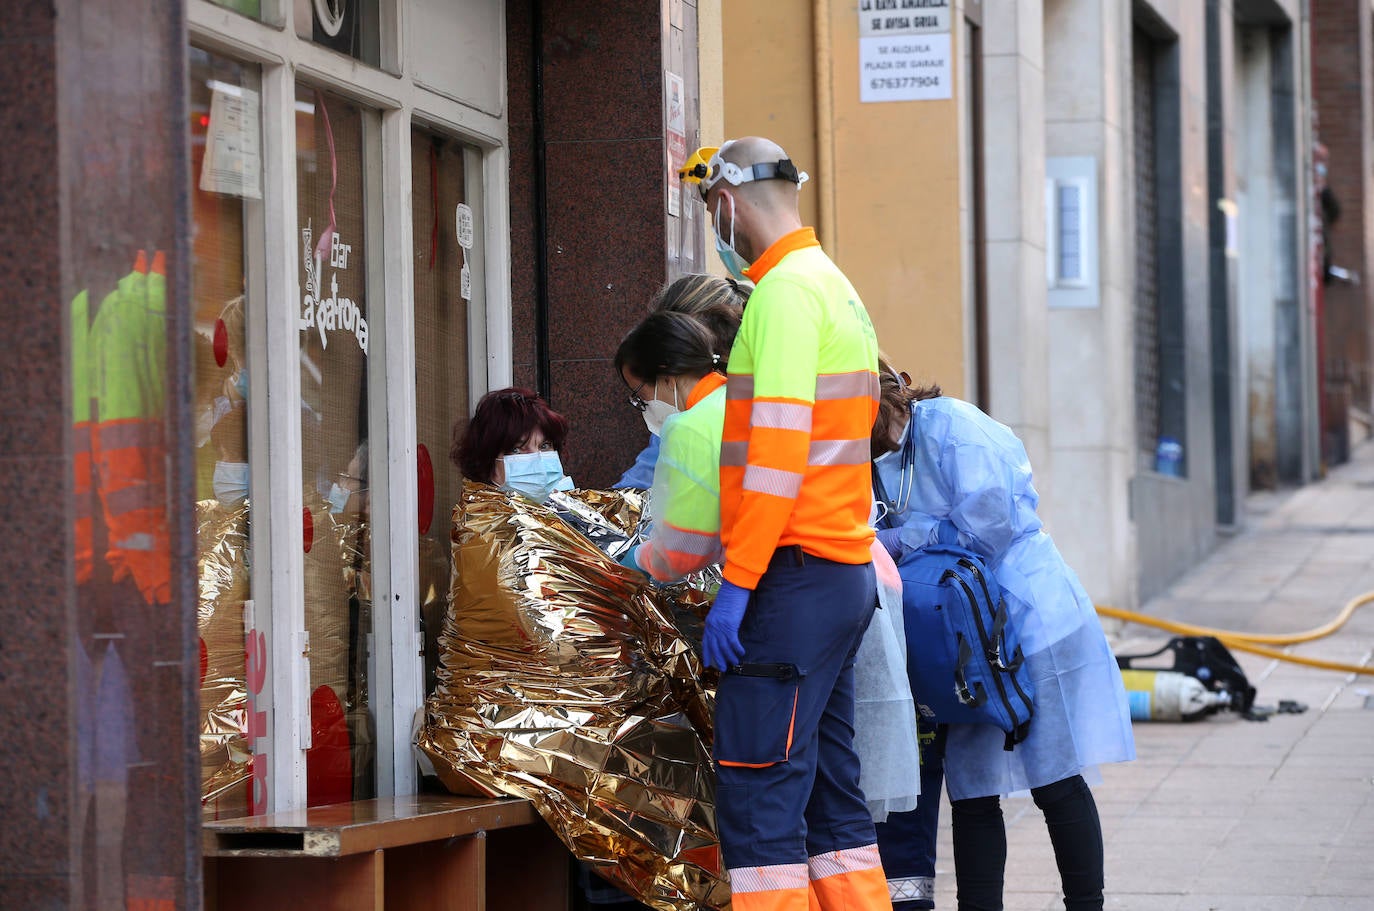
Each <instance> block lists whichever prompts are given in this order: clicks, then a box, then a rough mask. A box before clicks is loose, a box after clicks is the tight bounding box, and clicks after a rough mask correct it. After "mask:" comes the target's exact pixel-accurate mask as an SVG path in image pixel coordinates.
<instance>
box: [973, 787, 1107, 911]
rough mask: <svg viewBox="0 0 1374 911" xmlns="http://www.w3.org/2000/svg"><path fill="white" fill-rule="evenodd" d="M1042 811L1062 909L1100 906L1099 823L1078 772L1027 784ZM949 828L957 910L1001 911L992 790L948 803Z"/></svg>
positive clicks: (1001, 861)
mask: <svg viewBox="0 0 1374 911" xmlns="http://www.w3.org/2000/svg"><path fill="white" fill-rule="evenodd" d="M1031 797H1032V798H1034V799H1035V805H1036V806H1037V807H1039V808H1040V810H1041V812H1043V813H1044V814H1045V827H1046V828H1048V829H1049V831H1050V843H1051V844H1052V845H1053V846H1054V861H1055V864H1056V866H1058V867H1059V879H1060V881H1061V882H1062V883H1063V886H1064V907H1065V909H1066V911H1101V909H1102V885H1103V882H1102V879H1103V875H1102V866H1103V861H1102V823H1101V822H1100V821H1099V820H1098V818H1097V804H1096V802H1094V801H1093V792H1092V791H1091V790H1090V789H1089V788H1088V784H1087V782H1085V781H1084V780H1083V776H1082V775H1075V776H1073V777H1072V778H1065V779H1063V780H1061V781H1056V782H1055V783H1054V784H1047V785H1045V786H1044V787H1041V788H1031ZM950 811H951V812H950V821H951V823H952V825H953V829H954V881H955V883H956V884H957V886H958V890H959V911H1002V883H1003V879H1004V876H1005V873H1006V866H1007V830H1006V826H1005V824H1004V823H1003V821H1002V806H1001V803H1000V802H999V801H998V799H997V796H996V795H993V796H992V797H974V798H970V799H969V800H956V801H953V802H952V803H951V804H950Z"/></svg>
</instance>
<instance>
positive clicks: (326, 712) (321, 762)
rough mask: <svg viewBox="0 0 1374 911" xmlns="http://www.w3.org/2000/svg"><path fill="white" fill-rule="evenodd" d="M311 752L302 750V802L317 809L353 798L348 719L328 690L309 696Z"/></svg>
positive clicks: (318, 687) (320, 687) (316, 691)
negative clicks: (303, 783)
mask: <svg viewBox="0 0 1374 911" xmlns="http://www.w3.org/2000/svg"><path fill="white" fill-rule="evenodd" d="M310 744H311V745H310V749H308V750H306V751H305V803H306V805H307V806H311V807H318V806H322V805H324V804H330V803H343V802H344V801H347V800H349V799H350V798H352V797H353V752H352V749H351V747H350V742H349V736H348V718H347V716H346V715H345V714H344V710H343V705H342V704H341V703H340V702H339V697H338V695H337V694H335V692H334V690H333V689H332V688H331V687H328V686H325V685H323V684H321V685H320V686H317V687H315V691H314V692H313V693H311V694H310Z"/></svg>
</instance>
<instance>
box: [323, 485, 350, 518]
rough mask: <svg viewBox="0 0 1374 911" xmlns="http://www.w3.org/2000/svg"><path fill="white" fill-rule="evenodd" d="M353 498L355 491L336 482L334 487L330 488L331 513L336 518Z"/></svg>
mask: <svg viewBox="0 0 1374 911" xmlns="http://www.w3.org/2000/svg"><path fill="white" fill-rule="evenodd" d="M351 496H353V491H351V490H349V489H348V488H347V487H345V486H343V485H342V484H340V483H339V482H338V481H335V482H334V485H333V486H332V487H330V488H329V511H330V512H332V513H333V514H334V515H336V516H337V515H338V514H339V513H341V512H343V511H344V507H345V506H347V505H348V499H349V497H351Z"/></svg>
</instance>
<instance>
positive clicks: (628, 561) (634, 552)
mask: <svg viewBox="0 0 1374 911" xmlns="http://www.w3.org/2000/svg"><path fill="white" fill-rule="evenodd" d="M642 546H643V545H640V544H636V545H635V546H634V547H630V548H627V549H626V550H625V553H623V554H621V555H620V560H619V561H618V562H619V563H620V565H621V566H626V567H629V568H630V569H633V570H635V571H636V572H641V573H642V572H644V567H642V566H640V565H639V548H640V547H642ZM645 575H648V573H645Z"/></svg>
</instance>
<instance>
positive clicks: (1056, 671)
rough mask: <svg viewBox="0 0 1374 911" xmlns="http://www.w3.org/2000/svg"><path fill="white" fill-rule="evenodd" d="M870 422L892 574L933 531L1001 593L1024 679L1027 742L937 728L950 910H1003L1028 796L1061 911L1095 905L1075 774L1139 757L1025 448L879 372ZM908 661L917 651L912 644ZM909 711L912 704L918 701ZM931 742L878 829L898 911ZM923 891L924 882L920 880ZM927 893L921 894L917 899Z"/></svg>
mask: <svg viewBox="0 0 1374 911" xmlns="http://www.w3.org/2000/svg"><path fill="white" fill-rule="evenodd" d="M879 378H880V383H881V404H880V408H879V414H878V419H877V421H875V423H874V428H873V436H872V453H873V456H874V470H873V475H874V488H875V495H876V497H877V498H878V501H879V503H878V508H879V511H880V512H881V513H885V519H880V523H881V524H884V525H886V526H888V527H887V528H885V529H883V530H880V531H879V532H878V539H879V541H880V542H882V544H883V545H884V547H886V548H887V550H888V552H889V553H890V554H891V555H892V557H893V559H894V560H896V561H897V564H898V568H899V569H900V567H901V564H902V559H903V557H904V556H905V555H906V554H907V553H909V552H911V551H913V550H916V549H918V548H921V547H923V546H925V545H926V544H929V543H933V542H934V541H935V540H936V536H937V533H938V532H937V530H938V529H939V527H940V526H941V524H942V523H946V522H947V523H950V524H952V525H953V526H954V528H955V529H956V530H957V531H958V543H959V545H960V546H962V547H966V548H968V549H970V550H973V551H975V552H977V553H978V554H979V555H980V556H981V557H982V558H983V559H984V560H985V561H986V563H987V566H988V568H989V569H990V570H991V571H992V573H993V574H994V576H995V577H996V579H997V581H998V583H999V584H1000V585H1001V588H1002V594H1003V597H1004V598H1005V600H1006V603H1007V608H1008V613H1009V615H1010V619H1011V622H1012V623H1013V624H1015V625H1016V626H1017V628H1018V629H1019V633H1020V637H1021V638H1020V641H1021V645H1022V647H1023V648H1024V650H1025V655H1026V658H1025V660H1026V663H1027V666H1028V668H1029V669H1030V672H1031V677H1032V681H1033V683H1034V697H1033V703H1034V710H1035V712H1034V717H1033V719H1032V721H1031V724H1030V733H1029V735H1028V736H1027V737H1026V739H1025V740H1024V741H1022V742H1020V743H1018V744H1017V745H1016V747H1015V749H1013V750H1010V751H1008V750H1006V749H1004V745H1005V735H1004V732H1003V731H1002V730H1001V729H999V728H997V727H996V726H994V725H992V724H950V725H943V726H942V727H944V728H947V731H946V732H945V733H944V734H943V737H944V757H943V773H944V779H945V786H946V787H947V789H948V791H949V797H950V803H951V815H952V822H953V830H954V872H955V881H956V883H957V886H958V899H959V908H960V911H1001V908H1002V888H1003V881H1004V876H1005V867H1006V857H1007V841H1006V830H1005V827H1004V823H1003V820H1002V811H1001V805H1000V797H1001V796H1003V795H1009V794H1011V793H1013V792H1017V791H1025V790H1029V791H1030V793H1031V797H1032V798H1033V799H1034V800H1035V804H1036V806H1037V807H1039V808H1040V809H1041V810H1042V811H1043V812H1044V814H1045V824H1046V826H1047V827H1048V829H1049V834H1050V841H1051V843H1052V844H1053V846H1054V855H1055V861H1056V864H1057V865H1058V867H1059V873H1060V878H1061V880H1062V882H1063V887H1064V905H1065V908H1066V909H1067V911H1089V909H1101V908H1102V905H1103V898H1102V890H1103V885H1104V883H1103V879H1104V876H1103V866H1104V864H1103V845H1102V828H1101V824H1100V823H1099V821H1098V815H1097V805H1096V803H1095V802H1094V801H1093V796H1092V791H1091V790H1090V789H1089V787H1088V784H1087V781H1086V780H1085V777H1084V776H1085V774H1089V775H1090V774H1092V773H1093V772H1094V771H1095V768H1096V766H1098V765H1101V764H1103V763H1108V762H1123V761H1127V760H1130V759H1134V758H1135V741H1134V739H1133V736H1132V733H1131V718H1130V712H1129V710H1128V707H1127V703H1126V693H1125V689H1124V687H1123V686H1122V683H1121V674H1120V673H1119V672H1118V671H1117V667H1116V659H1115V658H1114V656H1113V655H1112V652H1111V649H1110V648H1109V647H1108V644H1107V639H1106V636H1105V635H1104V634H1103V632H1102V627H1101V625H1100V624H1099V623H1098V620H1097V613H1096V611H1095V610H1094V608H1093V604H1092V601H1091V600H1089V598H1088V596H1087V593H1086V592H1084V590H1083V586H1082V585H1081V584H1080V583H1079V581H1078V577H1077V576H1076V575H1075V574H1074V572H1073V570H1072V569H1070V568H1069V566H1068V564H1067V563H1065V562H1064V558H1063V557H1062V556H1061V555H1060V553H1059V550H1058V549H1057V548H1056V547H1055V545H1054V542H1053V541H1052V540H1051V539H1050V536H1049V534H1047V533H1046V532H1045V530H1044V528H1043V525H1042V523H1041V521H1040V517H1039V516H1038V515H1037V514H1036V506H1037V505H1038V503H1039V495H1038V494H1037V493H1036V491H1035V487H1034V486H1033V485H1032V483H1031V466H1030V460H1029V459H1028V458H1027V456H1026V450H1025V447H1024V446H1023V445H1022V444H1021V441H1020V440H1019V439H1017V437H1016V435H1015V434H1014V433H1013V432H1012V431H1011V430H1010V429H1009V428H1008V427H1006V426H1004V425H1002V424H999V423H998V422H997V421H995V420H993V419H992V418H990V417H988V416H987V415H986V414H984V413H983V412H982V411H979V410H978V409H977V408H975V407H974V406H973V405H970V404H968V403H967V402H962V401H960V400H958V399H955V398H949V397H946V396H942V395H940V391H939V387H934V386H932V387H924V388H918V389H912V388H911V387H910V385H909V381H908V380H907V378H906V377H905V375H903V374H899V373H898V372H897V371H896V370H894V369H893V368H892V366H891V365H890V364H888V363H887V362H886V361H885V360H884V361H881V362H880V366H879ZM907 648H908V650H909V656H910V660H911V661H912V662H917V661H919V660H920V649H921V643H920V642H919V641H914V640H911V639H908V642H907ZM913 695H914V696H915V698H916V701H917V702H918V703H919V702H920V701H921V694H920V693H919V692H914V693H913ZM939 754H940V751H939V748H938V743H937V744H936V745H934V748H932V749H930V750H928V752H927V753H926V756H925V757H924V758H925V761H926V762H928V763H931V764H932V767H931V768H930V769H929V770H923V774H922V781H921V794H922V801H921V802H922V804H924V805H925V806H918V807H917V809H916V810H914V811H912V812H911V813H909V814H893V815H892V816H889V817H888V820H887V822H886V823H885V824H882V825H880V826H879V827H878V845H879V848H880V849H881V851H882V857H883V866H884V869H885V870H886V871H887V873H888V877H889V893H890V894H891V895H892V897H893V899H894V908H896V909H897V911H906V909H916V908H931V907H934V904H933V901H932V898H933V885H934V882H933V877H934V845H935V827H936V822H937V820H938V815H937V814H938V805H936V806H934V807H932V806H931V805H930V804H928V803H927V801H938V799H939V787H940V776H939V767H938V765H936V764H937V763H939V761H940V759H941V757H940V755H939ZM923 877H924V878H927V881H926V882H925V883H924V884H922V883H921V882H919V880H921V879H922V878H923ZM922 886H924V888H922Z"/></svg>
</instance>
